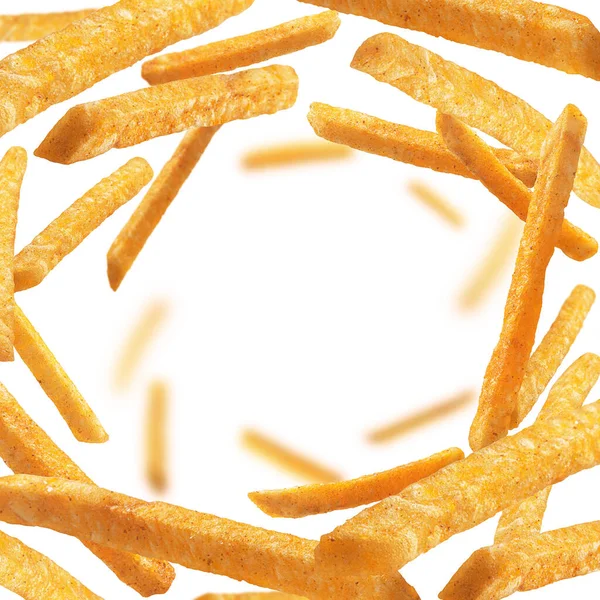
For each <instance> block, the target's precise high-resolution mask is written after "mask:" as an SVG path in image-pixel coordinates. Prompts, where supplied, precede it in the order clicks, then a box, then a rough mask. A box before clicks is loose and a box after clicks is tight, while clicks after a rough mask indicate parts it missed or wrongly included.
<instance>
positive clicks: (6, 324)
mask: <svg viewBox="0 0 600 600" xmlns="http://www.w3.org/2000/svg"><path fill="white" fill-rule="evenodd" d="M26 168H27V152H25V150H23V148H19V147H14V148H11V149H10V150H9V151H8V152H7V153H6V154H5V155H4V158H3V159H2V161H1V162H0V361H3V362H4V361H12V360H14V358H15V352H14V340H15V334H14V314H13V312H14V304H15V296H14V292H15V284H14V278H13V265H14V256H15V233H16V229H17V211H18V210H19V199H20V197H21V184H22V183H23V177H24V175H25V169H26Z"/></svg>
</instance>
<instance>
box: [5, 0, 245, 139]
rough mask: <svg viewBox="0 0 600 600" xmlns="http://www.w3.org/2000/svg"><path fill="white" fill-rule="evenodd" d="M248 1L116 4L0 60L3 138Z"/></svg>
mask: <svg viewBox="0 0 600 600" xmlns="http://www.w3.org/2000/svg"><path fill="white" fill-rule="evenodd" d="M251 4H252V0H221V1H220V2H213V1H212V0H187V1H186V2H181V1H180V0H120V1H119V2H117V3H116V4H113V5H112V6H106V7H104V8H101V9H99V10H96V11H94V12H93V13H92V14H90V15H89V16H88V17H86V18H84V19H82V20H81V21H76V22H75V23H72V24H71V25H69V26H67V27H65V28H64V29H61V30H60V31H57V32H55V33H53V34H51V35H48V36H46V37H45V38H43V39H41V40H39V41H37V42H35V43H34V44H32V45H31V46H28V47H27V48H24V49H23V50H19V51H18V52H15V53H14V54H11V55H10V56H7V57H6V58H4V59H3V60H0V98H2V100H1V102H0V107H1V111H0V135H4V134H5V133H7V132H8V131H10V130H11V129H14V128H15V127H16V126H17V125H19V124H21V123H24V122H25V121H27V120H29V119H31V118H32V117H34V116H35V115H37V114H39V113H41V112H42V111H44V110H46V109H47V108H49V107H50V106H52V105H53V104H57V103H59V102H63V101H64V100H68V99H69V98H72V97H73V96H76V95H77V94H79V93H81V92H83V91H84V90H86V89H88V88H90V87H92V86H93V85H94V84H95V83H98V82H99V81H102V80H103V79H106V77H108V76H109V75H112V74H113V73H116V72H117V71H121V70H123V69H125V68H127V67H130V66H131V65H133V64H134V63H136V62H138V61H139V60H141V59H142V58H144V57H146V56H149V55H150V54H154V53H156V52H160V51H161V50H163V49H164V48H166V47H167V46H170V45H171V44H174V43H175V42H179V41H180V40H184V39H187V38H189V37H192V36H194V35H198V34H199V33H202V32H204V31H207V30H209V29H212V28H214V27H216V26H217V25H219V24H220V23H222V22H223V21H225V20H226V19H228V18H229V17H232V16H234V15H237V14H238V13H240V12H242V11H243V10H245V9H246V8H248V7H249V6H250V5H251Z"/></svg>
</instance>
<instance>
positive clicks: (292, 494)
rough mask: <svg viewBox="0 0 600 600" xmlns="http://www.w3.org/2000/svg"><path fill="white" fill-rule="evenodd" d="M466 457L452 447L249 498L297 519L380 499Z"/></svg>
mask: <svg viewBox="0 0 600 600" xmlns="http://www.w3.org/2000/svg"><path fill="white" fill-rule="evenodd" d="M464 457H465V455H464V453H463V451H462V450H460V449H459V448H449V449H448V450H444V451H443V452H438V453H437V454H434V455H432V456H429V457H428V458H424V459H423V460H418V461H416V462H412V463H409V464H407V465H402V466H400V467H396V468H394V469H390V470H389V471H382V472H381V473H375V474H374V475H365V476H364V477H359V478H358V479H351V480H349V481H340V482H338V483H315V484H313V485H305V486H302V487H296V488H289V489H284V490H270V491H265V492H252V493H251V494H248V497H249V498H250V500H252V502H254V504H256V506H258V508H260V510H262V511H263V512H264V513H267V514H268V515H269V516H271V517H288V518H292V519H297V518H299V517H306V516H308V515H320V514H323V513H328V512H332V511H334V510H344V509H347V508H355V507H357V506H364V505H365V504H371V503H372V502H378V501H379V500H383V499H384V498H387V497H389V496H393V495H395V494H399V493H400V492H401V491H402V490H403V489H404V488H406V487H408V486H409V485H410V484H412V483H414V482H415V481H419V480H420V479H423V478H425V477H429V475H431V474H433V473H435V472H436V471H439V470H440V469H442V468H444V467H445V466H447V465H449V464H451V463H453V462H456V461H457V460H462V459H463V458H464Z"/></svg>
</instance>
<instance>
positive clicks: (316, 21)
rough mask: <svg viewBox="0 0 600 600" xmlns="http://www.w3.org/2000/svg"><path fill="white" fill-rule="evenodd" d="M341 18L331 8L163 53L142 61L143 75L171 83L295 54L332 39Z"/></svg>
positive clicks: (149, 81)
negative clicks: (180, 50)
mask: <svg viewBox="0 0 600 600" xmlns="http://www.w3.org/2000/svg"><path fill="white" fill-rule="evenodd" d="M339 26H340V18H339V16H338V14H337V13H336V12H334V11H331V10H328V11H325V12H322V13H319V14H318V15H310V16H308V17H301V18H300V19H294V20H293V21H288V22H287V23H282V24H281V25H277V26H276V27H271V28H270V29H264V30H261V31H255V32H254V33H249V34H248V35H241V36H239V37H234V38H231V39H228V40H222V41H219V42H213V43H212V44H207V45H205V46H199V47H198V48H192V49H191V50H184V51H183V52H174V53H172V54H163V55H162V56H158V57H156V58H153V59H152V60H149V61H148V62H145V63H144V64H143V65H142V77H143V78H144V79H145V80H146V81H147V82H148V83H150V84H152V85H155V84H157V83H167V82H169V81H175V80H176V79H188V78H190V77H200V76H201V75H214V74H215V73H223V72H225V71H233V70H234V69H239V68H240V67H249V66H250V65H254V64H256V63H261V62H264V61H266V60H269V59H271V58H275V57H277V56H283V55H285V54H291V53H292V52H297V51H298V50H302V49H303V48H308V47H309V46H315V45H317V44H322V43H323V42H326V41H327V40H330V39H331V38H332V37H333V36H334V35H335V33H336V31H337V30H338V28H339Z"/></svg>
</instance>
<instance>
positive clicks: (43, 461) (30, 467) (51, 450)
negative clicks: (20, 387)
mask: <svg viewBox="0 0 600 600" xmlns="http://www.w3.org/2000/svg"><path fill="white" fill-rule="evenodd" d="M0 409H1V410H0V458H2V460H3V461H4V462H5V463H6V465H7V466H8V467H9V469H11V470H12V471H14V472H15V473H26V474H30V475H39V476H42V477H64V478H65V479H72V480H75V481H81V482H83V483H89V484H93V482H92V480H91V479H90V478H89V477H88V476H87V475H86V474H85V473H84V472H83V471H82V470H81V469H80V468H79V467H78V466H77V465H76V464H75V463H74V462H73V461H72V460H71V459H70V458H69V457H68V456H67V455H66V454H65V453H64V452H63V451H62V450H61V449H60V448H59V447H58V446H57V445H56V444H55V443H54V442H53V441H52V440H51V439H50V437H49V436H48V435H47V434H46V432H45V431H44V430H43V429H42V428H41V427H40V426H39V425H38V424H37V423H35V421H33V419H31V417H30V416H29V415H28V414H27V413H26V412H25V411H24V410H23V409H22V408H21V406H20V405H19V403H18V402H17V401H16V400H15V399H14V398H13V397H12V396H11V394H10V393H9V392H8V390H7V389H6V388H5V387H4V386H3V385H2V384H0ZM84 543H85V545H86V546H87V548H88V549H89V550H91V551H92V552H93V553H94V554H95V555H96V556H97V557H98V558H99V559H100V560H102V561H103V562H104V563H105V564H106V566H107V567H108V568H109V569H111V570H112V571H113V573H114V574H115V575H116V576H117V577H118V578H119V579H120V580H121V581H123V582H124V583H126V584H127V585H129V586H130V587H132V588H133V589H134V590H136V591H137V592H138V593H140V594H141V595H142V596H152V595H153V594H164V593H165V592H166V591H167V590H168V589H169V587H170V586H171V583H172V582H173V579H174V578H175V571H174V569H173V567H172V566H171V565H170V564H169V563H167V562H163V561H158V560H153V559H150V558H145V557H143V556H137V555H135V554H129V553H126V552H123V551H121V550H115V549H112V548H106V547H104V546H99V545H98V544H95V543H92V542H90V541H88V542H84ZM32 572H33V571H32ZM36 600H37V599H36Z"/></svg>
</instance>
